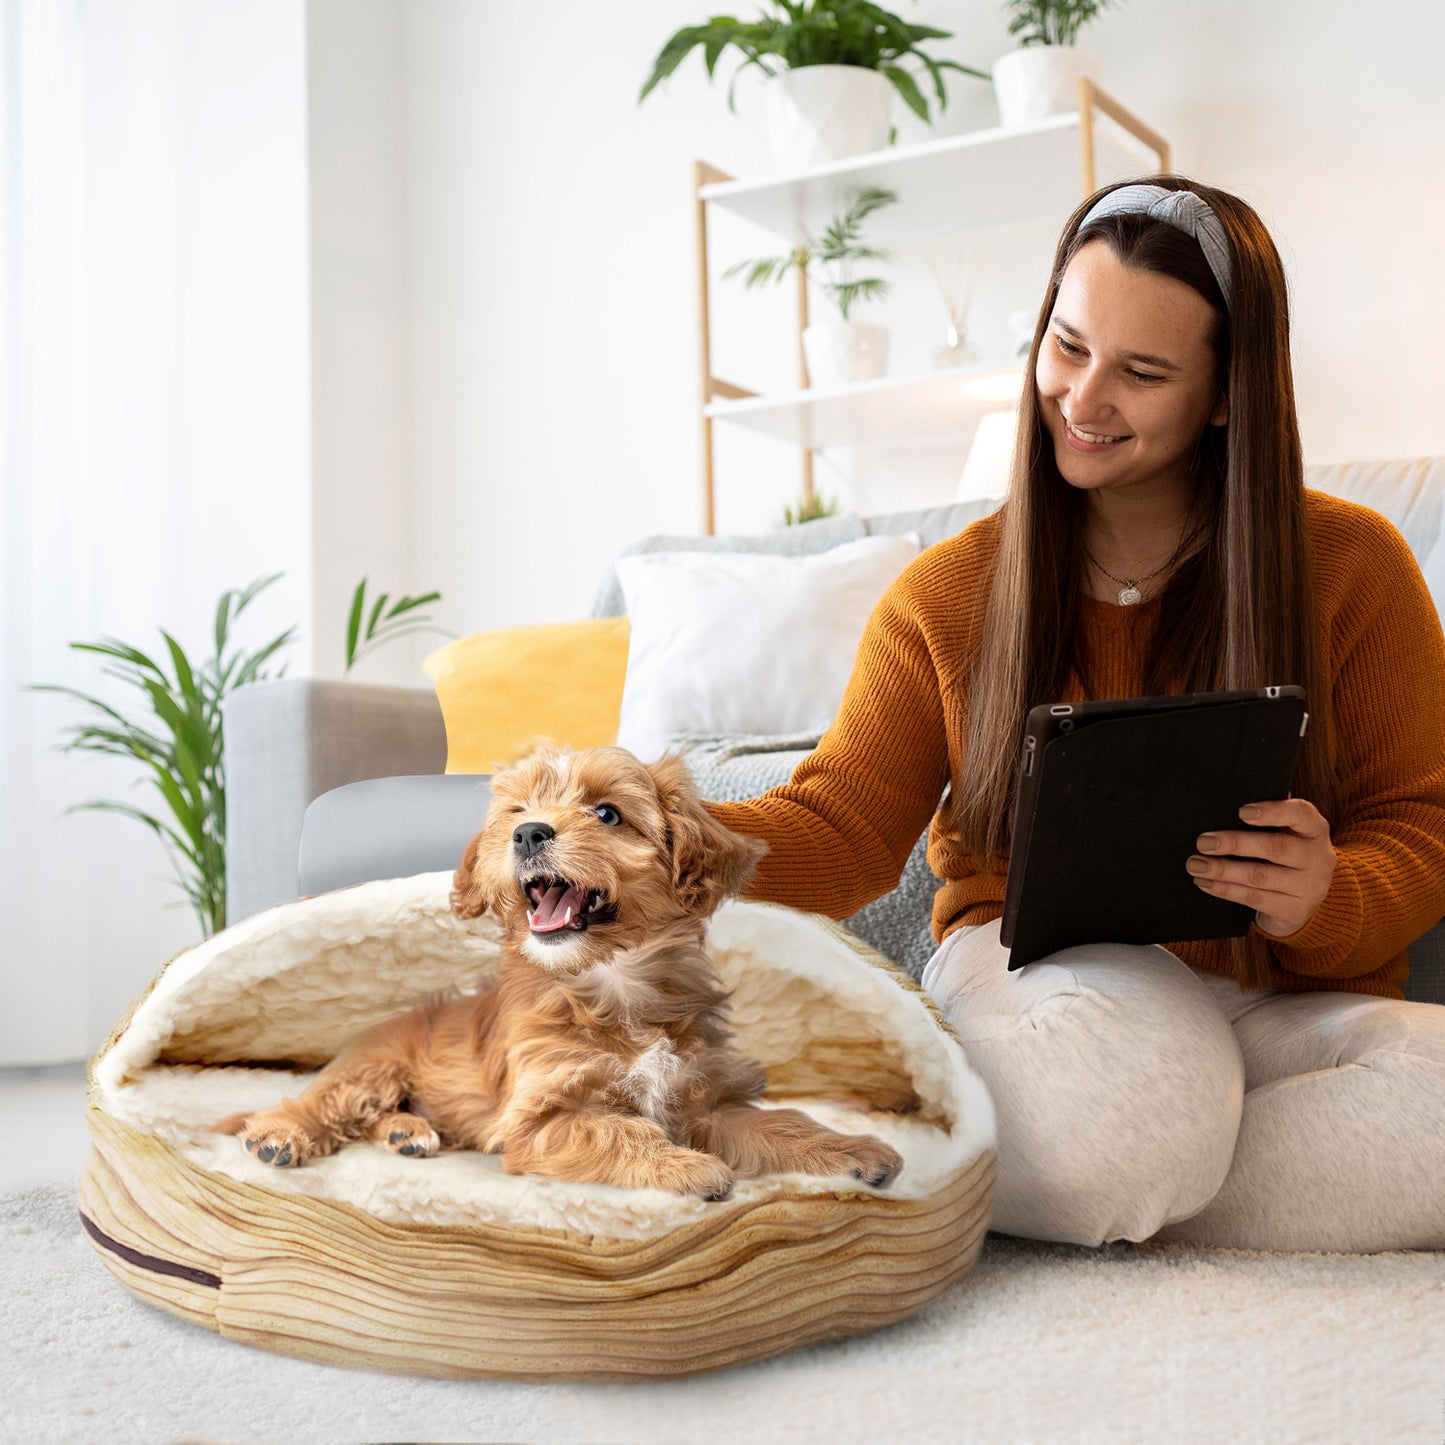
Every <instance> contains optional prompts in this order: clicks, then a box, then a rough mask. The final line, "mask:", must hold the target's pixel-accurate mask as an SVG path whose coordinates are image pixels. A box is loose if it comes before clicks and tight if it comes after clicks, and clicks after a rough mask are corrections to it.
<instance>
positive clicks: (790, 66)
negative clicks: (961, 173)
mask: <svg viewBox="0 0 1445 1445" xmlns="http://www.w3.org/2000/svg"><path fill="white" fill-rule="evenodd" d="M766 3H767V4H769V5H771V6H772V8H773V12H774V13H773V14H771V15H769V14H767V13H766V12H765V13H764V14H763V15H762V16H761V18H759V19H757V20H752V21H748V22H743V21H740V20H737V19H735V18H734V17H733V16H731V15H714V16H712V17H711V18H710V19H709V20H708V22H707V24H705V25H686V26H684V27H683V28H682V29H681V30H679V31H678V32H677V33H676V34H675V35H674V36H673V37H672V38H671V39H670V40H669V41H668V42H667V44H666V45H664V46H663V47H662V49H661V50H660V51H659V52H658V54H657V59H656V60H654V61H653V65H652V73H651V74H650V75H649V76H648V78H647V81H646V83H645V84H644V85H643V87H642V92H641V94H640V95H639V96H638V97H637V102H638V104H639V105H640V104H641V103H642V102H643V101H644V100H646V99H647V97H648V95H649V94H650V93H651V92H652V90H653V88H654V87H655V86H656V85H657V84H658V83H659V82H660V81H662V80H665V79H666V78H667V77H668V76H669V75H671V74H672V73H673V71H674V70H676V69H677V67H678V66H679V65H680V64H681V63H682V61H683V60H684V59H685V58H686V57H687V56H688V55H689V54H691V52H692V51H693V50H694V49H696V48H697V47H698V46H701V47H702V52H703V62H704V64H705V65H706V66H707V73H708V76H709V78H711V77H712V75H713V72H714V70H715V69H716V68H717V63H718V59H719V57H720V56H721V55H722V53H723V52H724V51H725V50H727V49H729V48H731V49H734V50H737V51H740V52H741V53H742V55H743V56H744V57H745V59H744V60H743V63H742V64H741V65H740V66H739V67H738V69H737V70H736V72H735V73H734V75H733V78H732V83H731V84H730V85H729V86H728V109H729V110H732V111H736V110H737V106H736V105H735V104H734V92H735V91H736V89H737V83H738V79H739V77H740V76H741V75H742V74H743V73H744V71H747V70H749V69H751V68H752V67H753V66H757V67H758V68H759V69H760V70H762V71H763V73H764V74H766V75H778V74H780V73H781V72H782V71H784V70H799V69H801V68H802V67H803V66H806V65H856V66H859V67H860V68H862V69H864V70H876V71H879V72H880V73H881V74H883V75H886V76H887V77H888V79H889V80H891V81H892V82H893V87H894V89H895V90H896V91H897V92H898V94H899V95H901V96H902V97H903V101H904V104H905V105H907V106H908V108H909V110H911V111H912V112H913V113H914V114H915V115H916V116H918V118H919V119H920V120H923V121H929V120H930V119H931V117H930V116H929V112H928V101H927V100H926V99H925V98H924V95H923V92H922V91H921V90H920V89H919V86H918V82H917V81H916V80H915V79H914V77H913V76H912V75H911V74H910V73H909V72H908V71H907V70H905V69H904V68H903V67H902V66H901V65H900V64H899V63H898V62H899V61H900V60H902V59H903V58H905V57H912V58H914V59H916V60H918V61H919V62H921V64H922V66H923V68H924V70H925V71H926V72H927V74H928V75H929V76H930V77H931V79H932V81H933V90H934V94H935V95H936V96H937V97H938V108H939V110H940V111H941V110H943V109H944V107H945V106H946V105H947V104H948V97H947V93H946V91H945V89H944V84H943V72H944V71H945V70H956V71H958V72H959V73H960V74H961V75H971V76H974V77H976V78H977V79H979V80H988V79H989V78H990V77H989V74H988V72H987V71H985V70H975V69H974V68H973V67H972V66H969V65H960V64H959V63H958V62H957V61H956V60H936V59H934V58H933V57H932V56H929V55H925V54H924V53H923V51H922V50H920V49H919V48H918V43H919V41H922V40H951V39H952V38H953V32H952V31H951V30H937V29H934V28H933V27H932V26H929V25H909V24H908V23H907V22H906V21H905V20H903V19H901V18H900V17H899V16H897V15H894V14H893V13H892V12H891V11H889V10H884V9H883V8H882V7H881V6H878V5H874V4H871V3H869V0H791V3H790V0H766Z"/></svg>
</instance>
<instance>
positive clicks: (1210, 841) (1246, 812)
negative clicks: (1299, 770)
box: [1185, 798, 1335, 938]
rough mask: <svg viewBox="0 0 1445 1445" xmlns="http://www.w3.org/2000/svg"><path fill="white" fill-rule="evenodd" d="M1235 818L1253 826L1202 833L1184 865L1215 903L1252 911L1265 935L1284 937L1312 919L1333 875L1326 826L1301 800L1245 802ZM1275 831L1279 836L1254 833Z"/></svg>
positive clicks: (1333, 864) (1328, 834)
mask: <svg viewBox="0 0 1445 1445" xmlns="http://www.w3.org/2000/svg"><path fill="white" fill-rule="evenodd" d="M1239 816H1240V817H1241V818H1243V819H1244V820H1245V822H1246V823H1250V824H1253V825H1254V827H1253V828H1251V829H1246V830H1245V831H1243V832H1239V833H1231V832H1223V831H1221V832H1218V833H1203V834H1201V835H1200V837H1199V838H1198V839H1197V840H1196V842H1195V845H1194V846H1195V847H1196V848H1198V849H1199V852H1198V853H1197V854H1195V855H1194V856H1193V857H1191V858H1190V859H1189V862H1188V863H1187V864H1186V865H1185V866H1186V867H1187V868H1188V869H1189V871H1190V873H1192V874H1193V875H1194V882H1195V884H1196V885H1197V886H1198V887H1200V888H1202V889H1203V890H1204V891H1205V892H1206V893H1208V894H1211V895H1212V896H1213V897H1215V898H1228V899H1229V900H1230V901H1231V902H1234V903H1243V904H1245V905H1246V906H1247V907H1249V908H1253V909H1254V910H1255V915H1254V918H1255V922H1256V923H1257V924H1258V925H1259V926H1260V928H1261V929H1262V930H1263V931H1264V932H1265V933H1271V934H1273V935H1274V936H1275V937H1276V938H1285V937H1287V936H1288V935H1289V934H1291V933H1297V932H1298V931H1299V930H1300V929H1301V928H1303V927H1304V926H1305V924H1306V923H1308V922H1309V921H1310V919H1311V918H1313V917H1314V916H1315V912H1316V910H1317V909H1318V908H1319V906H1320V904H1321V903H1323V902H1324V901H1325V894H1326V893H1328V892H1329V891H1330V880H1331V879H1332V878H1333V877H1334V876H1335V850H1334V849H1333V848H1332V847H1331V846H1330V825H1329V824H1328V823H1327V822H1326V821H1325V819H1324V818H1323V817H1321V816H1320V812H1319V809H1317V808H1316V807H1315V805H1314V804H1313V803H1310V802H1306V800H1305V799H1304V798H1285V799H1284V800H1283V801H1281V802H1276V803H1249V804H1246V806H1244V807H1243V808H1241V809H1240V810H1239ZM1261 828H1278V829H1280V830H1281V831H1279V832H1278V833H1265V832H1259V831H1256V830H1257V829H1261Z"/></svg>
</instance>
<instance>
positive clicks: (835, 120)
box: [767, 65, 893, 170]
mask: <svg viewBox="0 0 1445 1445" xmlns="http://www.w3.org/2000/svg"><path fill="white" fill-rule="evenodd" d="M767 94H768V137H769V140H770V141H771V143H772V147H773V155H774V158H775V159H776V161H777V163H778V165H779V166H780V167H782V168H783V169H784V170H805V169H806V168H807V167H809V166H816V165H822V164H824V163H825V162H827V161H836V160H841V159H842V158H843V157H844V156H856V155H860V154H862V153H863V152H864V151H877V150H882V149H883V148H884V147H885V146H886V145H887V144H888V131H889V125H888V110H889V106H890V105H891V103H892V100H893V82H892V81H891V80H889V79H888V77H887V76H886V75H884V74H883V73H882V72H881V71H877V70H865V69H863V67H862V66H859V65H804V66H801V67H799V68H798V69H797V70H785V71H784V72H783V73H782V74H781V75H778V76H775V77H774V78H773V79H772V80H771V81H770V82H769V83H768V87H767Z"/></svg>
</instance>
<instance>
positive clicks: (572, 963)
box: [214, 746, 903, 1199]
mask: <svg viewBox="0 0 1445 1445" xmlns="http://www.w3.org/2000/svg"><path fill="white" fill-rule="evenodd" d="M764 852H766V845H765V844H763V843H761V842H759V841H757V840H755V839H751V838H745V837H742V836H740V835H739V834H736V833H732V832H730V831H729V830H727V829H725V828H724V827H722V825H721V824H719V823H718V822H716V821H715V820H714V819H713V818H712V816H711V815H710V814H709V813H708V812H707V810H706V809H705V808H704V807H703V806H702V803H701V801H700V799H699V798H698V796H697V793H696V790H695V788H694V787H693V784H692V782H691V780H690V778H689V776H688V773H687V769H686V767H685V766H684V765H683V763H682V762H681V761H680V760H679V759H677V758H675V757H671V756H669V757H664V758H663V759H661V760H660V761H658V762H656V763H653V764H651V765H644V764H642V763H640V762H639V761H638V760H637V759H636V758H635V757H633V756H632V754H630V753H628V752H625V751H623V750H622V749H620V748H591V749H586V750H583V751H579V752H568V751H563V750H559V749H556V748H553V747H550V746H544V747H542V748H540V749H538V750H536V751H534V752H533V753H532V754H530V755H529V756H528V757H526V758H524V759H523V760H522V761H521V762H519V763H517V764H515V765H513V766H512V767H511V768H509V769H507V770H506V771H504V772H502V773H499V774H498V775H497V776H496V778H495V779H494V780H493V788H492V801H491V805H490V807H489V808H488V810H487V814H486V818H485V819H484V822H483V826H482V830H481V831H480V832H479V833H478V834H477V835H476V836H475V837H474V838H472V840H471V841H470V842H469V843H468V844H467V846H466V850H465V852H464V853H463V855H462V860H461V865H460V866H459V867H458V869H457V871H456V877H455V879H454V880H453V887H452V895H451V905H452V908H453V910H454V912H456V913H457V914H458V915H459V916H460V917H462V918H475V917H477V916H479V915H480V914H481V913H483V912H484V911H486V910H488V909H490V910H491V911H492V912H493V913H494V914H495V915H496V917H497V918H498V919H499V920H500V922H501V924H502V927H503V931H504V948H503V957H502V965H501V971H500V977H499V979H498V982H497V984H496V985H495V986H494V987H492V988H489V989H487V990H486V991H485V992H483V993H482V994H480V995H478V996H476V997H473V998H462V999H455V1000H452V1001H443V1000H434V1001H433V1002H431V1003H429V1004H426V1005H423V1006H422V1007H420V1008H418V1009H414V1010H413V1011H412V1012H410V1013H408V1014H405V1015H403V1016H402V1017H400V1018H396V1019H391V1020H388V1021H386V1022H385V1023H382V1024H379V1025H378V1026H376V1027H375V1028H373V1029H371V1030H369V1031H368V1032H367V1033H365V1034H363V1035H362V1036H361V1037H360V1038H358V1039H357V1040H356V1041H355V1042H354V1043H352V1044H351V1045H349V1046H348V1047H347V1048H346V1049H345V1050H344V1051H343V1052H342V1053H341V1054H340V1055H339V1056H338V1057H337V1058H336V1059H335V1060H333V1061H332V1062H331V1063H330V1064H329V1065H328V1066H327V1067H326V1068H325V1069H324V1070H323V1071H322V1072H321V1074H320V1075H319V1076H318V1077H317V1079H316V1081H315V1083H313V1084H312V1085H311V1087H310V1088H309V1089H307V1090H306V1092H305V1093H304V1094H302V1096H301V1097H300V1098H299V1099H296V1100H293V1101H288V1102H286V1103H283V1104H282V1105H281V1106H280V1107H279V1108H276V1109H269V1110H266V1111H265V1112H263V1113H257V1114H250V1115H235V1116H233V1117H232V1118H230V1119H227V1120H223V1121H222V1122H221V1123H220V1124H217V1125H216V1126H214V1127H215V1128H216V1129H217V1130H219V1131H221V1132H226V1133H235V1134H240V1135H241V1136H242V1139H243V1142H244V1144H245V1146H246V1148H247V1149H249V1150H251V1151H253V1153H254V1154H255V1156H256V1158H258V1159H261V1160H263V1161H265V1162H266V1163H269V1164H273V1165H278V1166H286V1165H298V1164H304V1163H305V1162H306V1161H307V1160H308V1159H313V1158H316V1157H319V1156H321V1155H324V1154H329V1153H331V1152H332V1151H334V1150H335V1149H336V1148H338V1147H339V1146H340V1145H341V1144H342V1143H344V1142H346V1141H347V1140H349V1139H357V1138H365V1139H370V1140H373V1141H375V1142H376V1143H379V1144H381V1145H383V1146H384V1147H386V1148H388V1149H391V1150H393V1151H395V1152H398V1153H401V1154H408V1155H428V1154H433V1153H435V1152H436V1151H437V1150H439V1149H478V1150H482V1151H484V1152H486V1153H492V1154H499V1155H501V1161H502V1167H503V1169H504V1170H506V1171H507V1172H508V1173H513V1174H517V1173H531V1174H542V1175H548V1176H550V1177H552V1178H557V1179H570V1180H577V1181H584V1182H596V1183H602V1184H613V1185H621V1186H625V1187H631V1188H644V1187H650V1188H659V1189H668V1190H674V1191H676V1192H678V1193H684V1194H697V1195H701V1196H703V1197H704V1198H707V1199H720V1198H724V1197H726V1196H727V1194H728V1193H729V1192H730V1190H731V1189H732V1186H733V1181H734V1179H735V1178H736V1177H745V1178H747V1177H754V1176H757V1175H761V1174H768V1173H775V1172H788V1171H798V1172H802V1173H809V1174H851V1175H853V1176H854V1177H856V1178H860V1179H863V1180H864V1181H866V1182H867V1183H868V1184H870V1185H873V1186H878V1187H881V1186H883V1185H885V1184H887V1183H889V1182H890V1181H891V1180H892V1179H893V1178H894V1177H895V1176H896V1175H897V1173H898V1171H899V1169H900V1168H901V1167H902V1162H903V1161H902V1159H901V1158H900V1156H899V1155H898V1154H897V1152H896V1151H894V1150H893V1149H891V1148H889V1147H888V1146H887V1145H886V1144H883V1143H882V1142H880V1141H879V1140H877V1139H874V1138H872V1137H871V1136H868V1135H843V1134H838V1133H835V1132H834V1131H833V1130H830V1129H827V1128H825V1127H824V1126H823V1125H821V1124H819V1123H817V1122H815V1121H814V1120H813V1119H811V1118H809V1117H808V1116H807V1115H806V1114H804V1113H802V1112H801V1111H799V1110H797V1109H772V1108H767V1109H765V1108H759V1107H757V1106H756V1105H755V1104H754V1103H753V1101H754V1100H755V1099H757V1097H758V1096H759V1095H760V1094H761V1093H762V1091H763V1087H764V1084H765V1082H766V1080H765V1077H764V1074H763V1071H762V1069H761V1068H760V1067H759V1066H758V1065H756V1064H754V1063H751V1062H748V1061H746V1060H743V1059H741V1058H739V1057H737V1055H736V1054H734V1053H733V1052H732V1050H731V1048H730V1041H731V1037H732V1036H731V1034H730V1032H729V1030H728V1029H727V1027H726V1026H725V1016H726V1007H727V1000H726V995H725V994H724V992H723V991H722V989H721V988H720V987H719V985H718V982H717V979H716V977H715V976H714V974H713V972H712V969H711V967H710V966H709V964H708V961H707V958H706V955H705V953H704V951H703V947H702V940H703V931H704V928H705V925H706V921H707V919H708V918H709V917H710V916H711V915H712V913H713V912H714V911H715V910H716V909H717V907H718V905H719V904H720V903H721V902H722V901H723V900H724V899H725V898H726V897H728V896H730V895H732V894H736V893H738V892H740V891H741V890H742V888H743V887H744V885H745V884H746V882H747V880H748V878H749V877H750V876H751V874H752V872H753V870H754V868H755V867H756V865H757V862H758V859H759V858H760V857H761V856H762V855H763V853H764ZM549 890H550V891H549ZM569 900H570V901H571V902H572V903H573V905H574V911H573V913H571V914H568V915H567V916H566V919H565V921H559V919H558V918H557V914H559V913H561V912H562V911H563V910H562V904H563V903H564V902H567V901H569ZM529 904H530V905H532V907H529ZM533 909H535V910H536V913H535V917H536V926H535V927H534V914H533Z"/></svg>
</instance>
